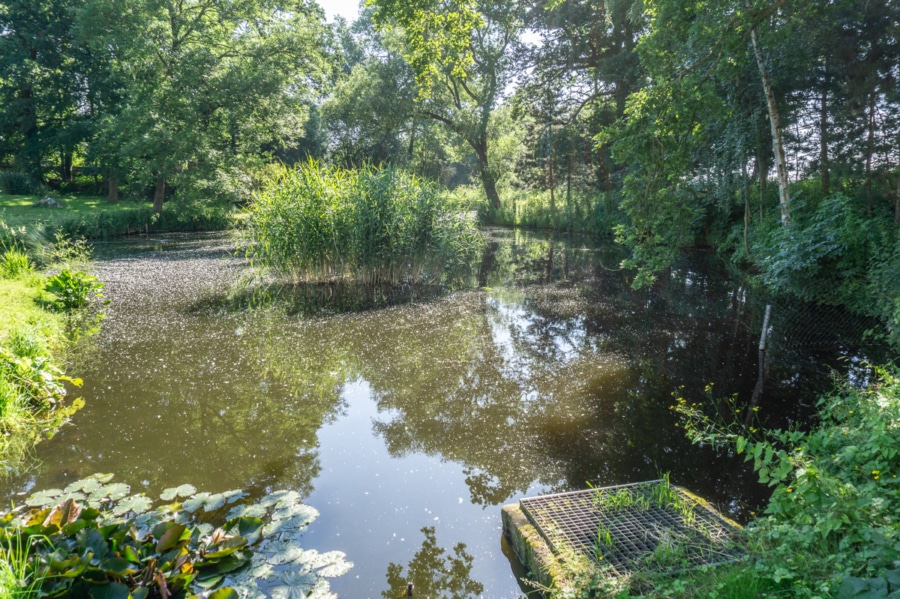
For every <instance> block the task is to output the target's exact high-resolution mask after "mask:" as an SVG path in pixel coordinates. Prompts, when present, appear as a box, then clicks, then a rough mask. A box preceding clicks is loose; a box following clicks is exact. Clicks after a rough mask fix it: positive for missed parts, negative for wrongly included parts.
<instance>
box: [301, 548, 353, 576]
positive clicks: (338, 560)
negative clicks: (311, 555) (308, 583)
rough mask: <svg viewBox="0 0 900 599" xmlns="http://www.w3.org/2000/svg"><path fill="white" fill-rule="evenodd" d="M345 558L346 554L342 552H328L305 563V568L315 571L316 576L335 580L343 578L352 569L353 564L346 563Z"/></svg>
mask: <svg viewBox="0 0 900 599" xmlns="http://www.w3.org/2000/svg"><path fill="white" fill-rule="evenodd" d="M346 558H347V554H345V553H344V552H343V551H328V552H326V553H320V554H319V555H318V556H317V557H316V558H315V559H314V560H312V561H310V562H307V566H308V567H310V568H312V569H314V570H317V571H316V574H318V575H319V576H324V577H325V578H335V577H337V576H343V575H344V574H346V573H347V572H349V571H350V570H351V569H352V568H353V562H349V561H347V559H346Z"/></svg>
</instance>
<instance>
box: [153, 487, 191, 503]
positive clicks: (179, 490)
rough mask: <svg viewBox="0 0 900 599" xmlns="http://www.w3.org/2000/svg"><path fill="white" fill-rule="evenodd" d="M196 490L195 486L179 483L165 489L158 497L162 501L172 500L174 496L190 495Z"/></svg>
mask: <svg viewBox="0 0 900 599" xmlns="http://www.w3.org/2000/svg"><path fill="white" fill-rule="evenodd" d="M196 492H197V488H196V487H194V485H180V486H177V487H172V488H170V489H166V490H165V491H163V492H162V493H161V494H160V496H159V498H160V499H162V500H163V501H172V500H173V499H175V498H176V497H190V496H191V495H193V494H194V493H196Z"/></svg>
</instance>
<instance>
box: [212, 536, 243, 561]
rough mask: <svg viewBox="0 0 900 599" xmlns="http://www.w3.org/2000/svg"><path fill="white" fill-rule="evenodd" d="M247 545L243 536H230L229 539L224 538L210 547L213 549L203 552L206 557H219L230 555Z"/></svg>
mask: <svg viewBox="0 0 900 599" xmlns="http://www.w3.org/2000/svg"><path fill="white" fill-rule="evenodd" d="M246 546H247V539H245V538H244V537H231V538H230V539H225V540H224V541H222V542H221V543H219V544H218V545H215V546H214V547H210V549H213V551H208V552H207V553H205V554H204V557H205V558H206V559H220V558H223V557H225V556H227V555H231V554H232V553H234V552H235V551H237V550H238V549H242V548H244V547H246Z"/></svg>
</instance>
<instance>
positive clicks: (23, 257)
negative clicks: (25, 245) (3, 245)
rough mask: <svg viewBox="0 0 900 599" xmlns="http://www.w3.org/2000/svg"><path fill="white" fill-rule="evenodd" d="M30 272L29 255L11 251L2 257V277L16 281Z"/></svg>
mask: <svg viewBox="0 0 900 599" xmlns="http://www.w3.org/2000/svg"><path fill="white" fill-rule="evenodd" d="M30 271H31V260H29V259H28V254H25V253H24V252H20V251H19V250H16V249H11V250H6V251H5V252H4V253H3V255H2V256H0V277H5V278H7V279H14V278H16V277H18V276H20V275H23V274H25V273H27V272H30Z"/></svg>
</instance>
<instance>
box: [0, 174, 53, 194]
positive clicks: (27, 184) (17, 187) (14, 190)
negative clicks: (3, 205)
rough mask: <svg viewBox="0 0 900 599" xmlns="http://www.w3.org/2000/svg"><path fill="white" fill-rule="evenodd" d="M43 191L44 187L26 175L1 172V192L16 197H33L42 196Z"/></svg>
mask: <svg viewBox="0 0 900 599" xmlns="http://www.w3.org/2000/svg"><path fill="white" fill-rule="evenodd" d="M43 191H44V186H43V185H41V183H40V182H39V181H35V180H34V179H33V178H31V177H30V176H28V175H26V174H25V173H17V172H15V171H2V172H0V192H3V193H9V194H16V195H31V194H40V193H41V192H43Z"/></svg>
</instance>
